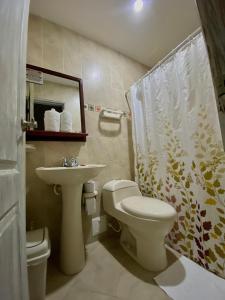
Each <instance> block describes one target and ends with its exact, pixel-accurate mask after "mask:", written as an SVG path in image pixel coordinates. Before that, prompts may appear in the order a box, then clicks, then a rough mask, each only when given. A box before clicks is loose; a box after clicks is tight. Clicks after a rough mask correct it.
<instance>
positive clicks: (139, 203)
mask: <svg viewBox="0 0 225 300" xmlns="http://www.w3.org/2000/svg"><path fill="white" fill-rule="evenodd" d="M103 207H104V210H105V211H106V213H108V214H109V215H111V216H112V217H114V218H116V219H117V220H118V221H119V222H120V224H121V228H122V229H121V236H120V243H121V245H122V247H123V248H124V250H125V251H126V252H127V253H128V254H129V255H130V256H132V257H133V258H134V259H135V260H136V261H137V262H138V263H139V264H140V265H141V266H142V267H143V268H145V269H147V270H149V271H161V270H163V269H165V268H166V267H167V255H166V248H165V236H166V235H167V234H168V233H169V231H170V230H171V229H172V227H173V225H174V222H175V218H176V211H175V209H174V208H173V207H172V206H171V205H169V204H168V203H166V202H164V201H161V200H159V199H154V198H149V197H143V196H142V195H141V192H140V190H139V188H138V185H137V183H136V182H133V181H130V180H112V181H110V182H108V183H106V184H105V185H104V186H103Z"/></svg>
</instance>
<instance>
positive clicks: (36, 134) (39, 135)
mask: <svg viewBox="0 0 225 300" xmlns="http://www.w3.org/2000/svg"><path fill="white" fill-rule="evenodd" d="M26 67H27V69H33V70H37V71H41V72H43V73H46V74H49V75H53V76H57V77H61V78H65V79H69V80H73V81H75V82H78V84H79V96H80V119H81V132H80V133H76V132H55V131H44V130H27V131H26V140H27V141H79V142H80V141H83V142H85V141H86V137H87V135H88V134H87V133H86V126H85V114H84V92H83V81H82V79H81V78H78V77H73V76H70V75H67V74H63V73H60V72H56V71H52V70H49V69H45V68H42V67H38V66H34V65H31V64H27V65H26Z"/></svg>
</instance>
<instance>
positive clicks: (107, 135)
mask: <svg viewBox="0 0 225 300" xmlns="http://www.w3.org/2000/svg"><path fill="white" fill-rule="evenodd" d="M27 62H28V63H30V64H34V65H37V66H41V67H45V68H49V69H52V70H56V71H59V72H63V73H66V74H70V75H73V76H78V77H81V78H82V79H83V80H84V100H85V103H89V104H94V105H97V104H98V105H101V106H104V107H110V108H113V109H120V110H123V111H127V112H128V111H129V109H128V106H127V103H126V100H125V97H124V93H125V91H126V89H128V87H129V86H130V85H131V84H132V83H134V82H135V81H136V80H137V79H138V78H139V77H140V76H142V75H143V74H144V73H146V71H147V67H146V66H143V65H141V64H139V63H137V62H135V61H133V60H131V59H129V58H127V57H125V56H123V55H121V54H119V53H117V52H115V51H113V50H111V49H109V48H106V47H103V46H101V45H99V44H97V43H95V42H93V41H91V40H88V39H86V38H84V37H82V36H80V35H78V34H76V33H74V32H72V31H70V30H68V29H65V28H63V27H61V26H58V25H56V24H53V23H50V22H48V21H46V20H44V19H41V18H39V17H35V16H31V17H30V20H29V34H28V53H27ZM85 117H86V127H87V132H88V134H89V135H88V138H87V142H86V143H81V142H34V143H33V144H35V146H36V148H37V150H36V151H35V152H32V153H29V154H27V188H28V192H27V220H28V225H30V224H32V226H33V227H39V226H44V225H45V226H48V228H49V230H50V234H51V240H52V244H53V251H54V250H56V249H57V245H58V241H59V236H60V222H61V197H59V196H56V195H54V194H53V192H52V190H51V188H50V187H48V186H47V185H45V184H44V183H43V182H42V181H41V180H39V179H38V178H37V176H36V174H35V172H34V169H35V168H36V167H39V166H53V165H58V164H59V163H60V161H61V159H62V157H63V156H67V155H76V156H78V157H79V161H80V163H83V164H85V163H101V164H106V165H107V167H106V168H105V169H104V170H103V171H102V173H101V174H100V175H99V176H98V177H97V178H96V182H97V186H98V189H99V191H100V192H101V187H102V185H103V184H104V183H105V182H107V181H109V180H111V179H115V178H124V179H130V178H133V151H132V139H131V123H130V120H129V119H127V118H123V119H122V121H121V126H119V125H118V123H112V122H100V121H99V113H97V112H90V111H86V112H85ZM97 200H98V201H97V203H98V209H97V210H98V212H97V214H100V213H102V209H101V203H100V196H99V197H98V199H97ZM84 220H85V240H86V241H90V240H91V232H90V227H89V225H90V218H87V217H85V214H84Z"/></svg>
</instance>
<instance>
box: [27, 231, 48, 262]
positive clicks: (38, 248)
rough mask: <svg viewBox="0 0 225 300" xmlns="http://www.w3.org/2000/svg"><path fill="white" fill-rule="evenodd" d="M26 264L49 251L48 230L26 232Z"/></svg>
mask: <svg viewBox="0 0 225 300" xmlns="http://www.w3.org/2000/svg"><path fill="white" fill-rule="evenodd" d="M26 236H27V243H26V252H27V262H28V263H30V262H33V261H34V260H37V259H39V258H40V257H42V256H45V254H48V253H49V251H50V241H49V236H48V229H47V228H41V229H37V230H32V231H27V234H26Z"/></svg>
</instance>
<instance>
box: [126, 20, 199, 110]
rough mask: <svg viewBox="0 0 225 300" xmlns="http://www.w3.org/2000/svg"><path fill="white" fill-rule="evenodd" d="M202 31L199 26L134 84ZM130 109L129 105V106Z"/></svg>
mask: <svg viewBox="0 0 225 300" xmlns="http://www.w3.org/2000/svg"><path fill="white" fill-rule="evenodd" d="M201 31H202V27H201V26H200V27H199V28H198V29H196V30H195V31H194V32H193V33H192V34H190V35H189V36H188V37H187V38H186V39H185V40H184V41H183V42H181V43H180V44H179V45H178V46H177V47H176V48H174V49H173V50H172V51H170V52H169V53H168V54H167V55H166V56H165V57H164V58H163V59H162V60H160V61H159V62H158V63H157V64H156V65H154V66H153V67H152V68H151V69H150V70H149V71H148V72H147V73H146V74H145V75H143V76H142V77H141V78H139V79H138V80H137V81H136V82H135V83H134V84H137V83H138V82H140V81H141V80H143V79H144V78H145V77H147V76H148V75H149V74H151V73H152V72H153V71H155V69H157V68H158V67H159V66H160V65H161V64H163V63H164V62H165V61H166V60H167V59H169V58H170V57H171V56H172V55H173V54H174V53H176V52H177V51H178V50H180V49H181V48H182V47H183V46H184V45H185V44H186V43H187V42H188V41H190V40H192V39H193V38H194V37H195V36H196V35H197V34H199V33H200V32H201ZM130 88H131V86H130V87H129V89H128V90H127V91H126V92H125V97H126V100H127V101H128V99H127V95H128V93H129V92H130ZM129 108H130V105H129Z"/></svg>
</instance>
